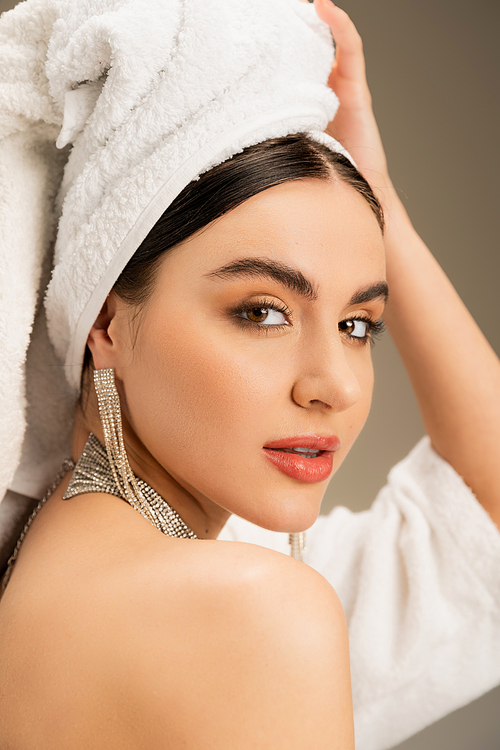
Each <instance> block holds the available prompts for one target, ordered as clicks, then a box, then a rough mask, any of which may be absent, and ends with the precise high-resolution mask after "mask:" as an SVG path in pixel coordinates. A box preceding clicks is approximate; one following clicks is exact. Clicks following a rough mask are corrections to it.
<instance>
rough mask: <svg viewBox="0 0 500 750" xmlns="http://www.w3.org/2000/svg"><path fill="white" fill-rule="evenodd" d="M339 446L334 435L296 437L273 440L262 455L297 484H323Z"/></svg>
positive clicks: (328, 474) (330, 470)
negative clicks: (297, 482) (296, 481)
mask: <svg viewBox="0 0 500 750" xmlns="http://www.w3.org/2000/svg"><path fill="white" fill-rule="evenodd" d="M339 447H340V440H339V439H338V437H336V436H335V435H330V436H328V437H322V436H320V435H297V436H294V437H291V438H283V439H282V440H273V441H272V442H270V443H267V444H266V445H265V446H264V448H263V451H264V455H265V456H266V458H267V459H268V460H269V461H271V463H272V464H274V466H275V467H276V468H277V469H279V470H280V471H281V472H283V474H286V475H287V476H289V477H291V478H292V479H296V480H298V481H300V482H308V483H313V482H323V481H324V480H325V479H328V477H329V476H330V474H331V472H332V468H333V453H334V451H336V450H338V449H339Z"/></svg>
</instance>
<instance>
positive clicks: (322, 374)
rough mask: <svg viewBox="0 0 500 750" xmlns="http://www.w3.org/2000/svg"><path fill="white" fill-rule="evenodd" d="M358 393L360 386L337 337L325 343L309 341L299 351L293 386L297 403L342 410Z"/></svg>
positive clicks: (354, 400)
mask: <svg viewBox="0 0 500 750" xmlns="http://www.w3.org/2000/svg"><path fill="white" fill-rule="evenodd" d="M360 397H361V387H360V384H359V381H358V378H357V376H356V374H355V372H354V371H353V369H352V367H351V365H350V363H349V357H348V353H347V351H346V347H345V345H344V344H343V342H342V341H341V340H340V337H335V340H334V341H331V342H329V344H328V345H323V346H314V344H313V345H310V346H309V347H307V349H306V350H305V351H303V352H302V353H301V365H300V372H299V375H298V377H297V378H296V380H295V383H294V385H293V388H292V399H293V401H294V402H295V403H296V404H297V405H298V406H301V407H303V408H305V409H311V408H312V409H320V410H325V409H326V410H330V409H331V410H333V411H335V412H343V411H346V410H347V409H349V408H350V407H351V406H354V405H355V404H356V403H357V402H358V401H359V399H360Z"/></svg>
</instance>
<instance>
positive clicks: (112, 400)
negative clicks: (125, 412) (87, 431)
mask: <svg viewBox="0 0 500 750" xmlns="http://www.w3.org/2000/svg"><path fill="white" fill-rule="evenodd" d="M94 387H95V392H96V395H97V403H98V405H99V415H100V417H101V424H102V430H103V433H104V443H105V445H106V452H107V454H108V461H109V465H110V467H111V471H112V472H113V477H114V480H115V482H116V484H117V486H118V487H119V488H120V490H121V492H122V493H123V496H124V498H125V499H126V500H127V502H128V503H129V504H130V505H131V506H132V507H133V508H135V509H136V510H138V511H139V513H141V514H142V515H143V516H144V517H145V518H147V519H148V520H149V521H151V523H152V524H153V525H155V526H156V521H155V517H154V515H153V514H152V512H151V509H150V508H149V505H148V503H147V502H146V501H145V499H144V497H143V494H142V492H141V488H140V487H139V484H138V482H137V477H136V476H135V474H134V472H133V471H132V468H131V466H130V464H129V461H128V456H127V451H126V450H125V443H124V442H123V430H122V414H121V408H120V396H119V395H118V391H117V390H116V383H115V371H114V369H113V368H108V369H101V370H94Z"/></svg>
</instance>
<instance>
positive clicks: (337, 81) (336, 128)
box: [314, 0, 394, 206]
mask: <svg viewBox="0 0 500 750" xmlns="http://www.w3.org/2000/svg"><path fill="white" fill-rule="evenodd" d="M314 7H315V8H316V12H317V14H318V16H319V17H320V18H321V20H322V21H325V23H327V24H328V25H329V26H330V28H331V30H332V34H333V38H334V39H335V43H336V45H337V54H336V60H335V63H334V66H333V68H332V72H331V74H330V78H329V80H328V84H329V86H330V88H332V89H333V91H335V93H336V94H337V96H338V98H339V100H340V107H339V110H338V112H337V115H336V117H335V120H333V121H332V122H331V123H329V125H328V127H327V130H326V132H327V133H329V134H330V135H331V136H333V138H336V139H337V140H338V141H340V143H342V145H343V146H345V147H346V148H347V150H348V151H349V153H350V154H351V155H352V157H353V159H354V161H355V162H356V164H357V165H358V168H359V170H360V172H361V173H362V174H363V176H364V177H365V179H366V180H367V181H368V182H369V183H370V185H371V186H372V188H373V189H374V190H375V192H376V193H377V197H378V198H379V200H381V202H382V204H383V205H384V206H387V204H388V203H389V202H391V200H390V199H391V198H392V197H393V196H394V189H393V187H392V184H391V180H390V177H389V173H388V170H387V160H386V156H385V153H384V147H383V145H382V140H381V138H380V134H379V130H378V127H377V123H376V120H375V115H374V114H373V109H372V98H371V94H370V90H369V88H368V84H367V81H366V73H365V58H364V55H363V43H362V41H361V37H360V35H359V34H358V32H357V30H356V27H355V26H354V24H353V22H352V21H351V19H350V18H349V16H348V15H347V13H346V12H345V11H343V10H341V9H340V8H338V7H337V6H336V5H334V4H333V3H332V2H331V0H314Z"/></svg>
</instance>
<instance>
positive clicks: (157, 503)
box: [63, 432, 198, 539]
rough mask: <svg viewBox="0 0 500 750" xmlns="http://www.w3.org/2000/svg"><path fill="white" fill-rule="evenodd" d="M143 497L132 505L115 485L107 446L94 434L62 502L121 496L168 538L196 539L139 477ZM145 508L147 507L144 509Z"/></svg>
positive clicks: (88, 441)
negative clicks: (93, 495)
mask: <svg viewBox="0 0 500 750" xmlns="http://www.w3.org/2000/svg"><path fill="white" fill-rule="evenodd" d="M137 484H138V486H139V489H140V492H141V497H140V498H139V500H140V502H139V503H137V504H135V503H134V504H133V503H132V502H130V501H129V500H128V498H126V497H125V496H124V494H123V492H122V491H121V489H120V487H119V486H118V484H117V483H116V480H115V478H114V476H113V472H112V469H111V466H110V465H109V459H108V454H107V452H106V448H105V447H104V445H103V444H102V443H101V442H100V441H99V440H98V439H97V438H96V436H95V435H94V434H93V433H92V432H91V433H90V437H89V439H88V440H87V442H86V444H85V448H84V449H83V451H82V454H81V456H80V458H79V459H78V461H77V463H76V466H75V468H74V471H73V474H72V477H71V479H70V481H69V484H68V486H67V488H66V492H65V493H64V495H63V500H69V499H70V498H72V497H75V496H76V495H84V494H85V493H87V492H105V493H106V494H108V495H115V496H116V497H120V498H121V499H122V500H125V502H128V503H129V505H132V507H134V508H135V509H136V510H137V511H139V513H140V514H141V515H142V516H144V518H147V520H148V521H150V522H151V523H152V524H153V525H154V526H156V528H157V529H158V530H159V531H161V532H162V533H163V534H166V535H167V536H175V537H178V538H180V539H197V538H198V537H197V536H196V534H195V533H194V531H191V529H190V528H189V526H187V525H186V524H185V523H184V521H183V520H182V518H181V517H180V516H179V514H178V513H177V512H176V511H175V510H174V509H173V508H172V506H170V505H169V504H168V503H167V501H166V500H164V499H163V498H162V496H161V495H159V494H158V493H157V492H156V491H155V490H154V489H153V488H152V487H150V486H149V484H147V483H146V482H144V480H142V479H140V478H139V477H137ZM143 506H145V507H143Z"/></svg>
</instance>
